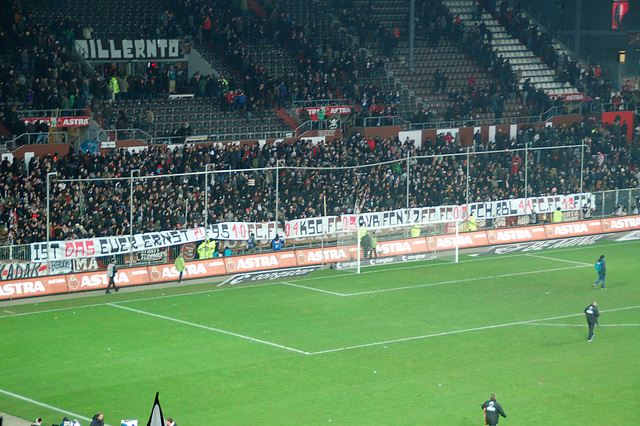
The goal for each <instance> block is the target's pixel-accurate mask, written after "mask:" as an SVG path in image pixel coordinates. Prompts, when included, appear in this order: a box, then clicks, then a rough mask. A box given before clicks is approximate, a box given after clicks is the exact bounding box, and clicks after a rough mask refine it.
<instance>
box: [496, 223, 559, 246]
mask: <svg viewBox="0 0 640 426" xmlns="http://www.w3.org/2000/svg"><path fill="white" fill-rule="evenodd" d="M546 237H547V236H546V234H545V231H544V227H543V226H528V227H523V228H507V229H490V230H488V231H487V238H488V241H489V244H509V243H521V242H525V241H537V240H544V239H545V238H546Z"/></svg>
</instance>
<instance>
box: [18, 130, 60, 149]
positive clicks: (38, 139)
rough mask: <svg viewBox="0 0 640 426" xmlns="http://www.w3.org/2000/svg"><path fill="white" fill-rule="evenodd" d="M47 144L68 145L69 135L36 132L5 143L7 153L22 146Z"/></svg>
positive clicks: (24, 134)
mask: <svg viewBox="0 0 640 426" xmlns="http://www.w3.org/2000/svg"><path fill="white" fill-rule="evenodd" d="M48 143H69V134H68V133H67V132H48V133H44V132H38V133H23V134H21V135H20V136H17V137H15V138H13V139H12V140H10V141H7V143H6V146H7V148H6V149H7V151H9V150H14V149H16V148H17V147H19V146H22V145H37V144H48Z"/></svg>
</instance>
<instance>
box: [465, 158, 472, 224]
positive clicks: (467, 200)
mask: <svg viewBox="0 0 640 426" xmlns="http://www.w3.org/2000/svg"><path fill="white" fill-rule="evenodd" d="M470 148H471V147H469V146H468V147H467V179H466V180H467V199H466V202H467V219H469V158H470V156H469V150H470Z"/></svg>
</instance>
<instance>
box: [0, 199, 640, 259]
mask: <svg viewBox="0 0 640 426" xmlns="http://www.w3.org/2000/svg"><path fill="white" fill-rule="evenodd" d="M593 195H594V196H595V199H596V207H595V209H593V210H591V211H590V212H589V215H590V217H591V218H593V219H601V218H607V217H618V216H625V215H630V214H640V211H639V209H640V188H630V189H618V190H610V191H601V192H595V193H593ZM574 217H575V218H576V219H575V220H581V219H583V218H585V216H583V215H582V214H581V215H579V216H574ZM522 218H523V219H524V218H525V217H522ZM504 222H505V221H504V220H488V221H487V222H486V229H496V228H501V227H504V226H505V224H504ZM520 222H522V224H526V223H528V221H517V220H513V221H510V223H511V224H517V223H520ZM324 243H325V240H324V238H323V239H322V241H317V242H315V243H314V242H311V243H310V242H308V241H305V242H303V243H301V244H300V245H296V244H295V242H291V243H290V244H288V247H290V248H291V247H295V248H314V247H319V246H320V245H321V244H324ZM167 250H168V251H169V252H168V258H169V259H174V258H175V257H176V256H177V255H178V254H179V253H180V250H181V245H175V246H169V247H167ZM266 251H270V249H269V248H268V247H267V246H265V245H262V246H260V247H259V248H256V249H254V250H250V251H249V250H246V249H245V248H238V249H234V254H246V253H256V252H266ZM129 256H130V254H120V255H117V256H116V258H117V262H118V264H119V265H126V266H130V265H133V266H150V265H154V264H160V263H164V262H165V261H164V260H163V259H158V260H141V259H140V258H136V260H135V262H134V261H133V260H132V259H131V258H130V257H129ZM30 259H31V246H30V245H29V244H22V245H1V246H0V262H2V263H22V264H24V263H28V262H30ZM110 259H111V256H109V257H104V258H98V259H97V260H99V261H102V262H103V263H104V264H105V265H106V264H107V263H109V260H110Z"/></svg>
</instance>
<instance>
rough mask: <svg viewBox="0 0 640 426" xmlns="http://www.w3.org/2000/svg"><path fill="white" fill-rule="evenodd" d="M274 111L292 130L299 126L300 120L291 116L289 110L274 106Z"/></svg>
mask: <svg viewBox="0 0 640 426" xmlns="http://www.w3.org/2000/svg"><path fill="white" fill-rule="evenodd" d="M273 111H274V112H275V114H276V116H277V117H278V118H279V119H281V120H282V121H283V122H284V123H285V124H286V125H287V126H289V128H290V129H291V130H292V131H295V130H296V128H297V127H298V122H297V121H296V120H295V119H294V118H293V117H291V115H290V114H289V113H288V112H287V110H285V109H282V108H279V107H278V106H275V107H274V108H273Z"/></svg>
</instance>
